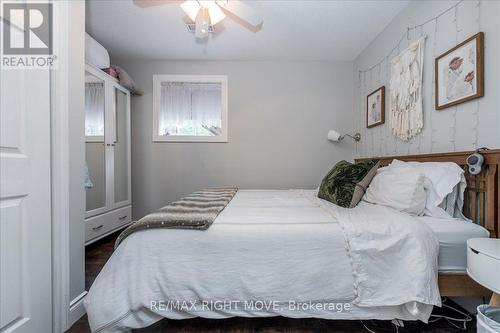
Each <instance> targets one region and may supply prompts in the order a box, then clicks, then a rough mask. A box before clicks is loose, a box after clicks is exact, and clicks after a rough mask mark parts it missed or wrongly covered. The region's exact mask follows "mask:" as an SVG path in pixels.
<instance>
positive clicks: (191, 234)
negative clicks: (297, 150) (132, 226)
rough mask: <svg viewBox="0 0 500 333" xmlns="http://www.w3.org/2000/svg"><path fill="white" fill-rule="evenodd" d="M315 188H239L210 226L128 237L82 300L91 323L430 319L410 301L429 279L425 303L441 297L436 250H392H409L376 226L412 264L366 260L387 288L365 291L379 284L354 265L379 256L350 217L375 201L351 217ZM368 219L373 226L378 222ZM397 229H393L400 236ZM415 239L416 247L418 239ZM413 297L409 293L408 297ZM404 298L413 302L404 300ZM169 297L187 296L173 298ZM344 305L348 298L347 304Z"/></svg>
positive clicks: (385, 211)
mask: <svg viewBox="0 0 500 333" xmlns="http://www.w3.org/2000/svg"><path fill="white" fill-rule="evenodd" d="M314 193H315V191H300V190H298V191H261V190H255V191H245V190H240V191H239V192H238V193H237V194H236V196H235V197H234V198H233V200H232V201H231V202H230V203H229V205H228V206H227V207H226V208H225V210H224V211H223V212H222V213H221V214H220V215H219V216H218V217H217V219H216V220H215V222H214V223H213V225H212V226H211V227H210V228H209V229H208V230H206V231H196V230H175V229H168V230H167V229H155V230H146V231H140V232H136V233H134V234H132V235H130V236H129V237H127V238H126V239H125V240H124V241H123V243H122V244H121V245H120V246H119V247H118V249H117V250H116V251H115V252H114V254H113V255H112V257H111V258H110V260H109V261H108V262H107V263H106V265H105V266H104V268H103V270H102V271H101V273H100V274H99V276H98V277H97V279H96V280H95V282H94V284H93V285H92V287H91V289H90V291H89V294H88V295H87V297H86V299H85V307H86V309H87V314H88V318H89V323H90V327H91V329H92V331H93V332H122V331H127V330H128V329H129V328H138V327H145V326H148V325H150V324H152V323H153V322H155V321H157V320H159V319H161V318H162V317H167V318H171V319H183V318H192V317H196V316H200V317H205V318H227V317H232V316H247V317H259V316H260V317H263V316H277V315H283V316H287V317H297V318H298V317H317V318H327V319H373V318H376V319H394V318H399V319H403V320H412V319H421V320H424V321H426V320H427V318H428V316H429V314H430V311H431V309H432V305H425V304H420V303H416V302H412V301H415V300H419V301H421V300H423V298H420V296H422V295H421V294H422V290H420V289H419V288H421V287H420V286H421V285H423V284H426V286H428V287H426V288H424V289H425V290H423V293H424V294H426V295H425V297H424V298H427V303H428V304H438V305H439V302H440V299H439V293H438V292H437V293H436V289H437V282H436V281H435V275H437V264H436V265H434V266H436V267H430V266H433V263H434V262H435V261H436V258H432V253H430V254H429V256H431V258H421V257H426V256H427V255H426V254H425V253H424V252H426V251H428V250H425V249H422V248H420V247H419V246H416V249H415V250H409V251H408V252H409V253H408V254H407V255H406V254H403V253H401V254H399V253H393V252H394V251H390V249H391V248H399V249H401V248H405V244H404V242H403V241H401V240H399V241H398V240H396V238H394V237H395V236H394V237H393V238H387V237H386V238H385V240H384V241H385V243H381V242H377V241H376V239H375V238H377V237H379V236H380V237H385V235H383V234H380V235H379V236H376V237H374V239H372V240H371V243H370V241H368V242H366V243H365V244H371V245H374V246H380V245H381V244H383V246H384V247H386V249H385V250H384V249H383V248H379V249H378V251H381V252H384V251H386V252H387V253H386V254H384V256H386V255H387V259H389V260H394V256H395V255H396V256H401V258H403V259H408V260H409V263H408V262H406V263H402V264H401V265H400V267H391V268H389V271H386V272H375V271H374V270H373V268H369V269H368V270H372V272H368V273H370V274H378V275H374V276H372V277H371V280H372V281H373V282H370V283H371V284H372V285H373V283H378V284H379V288H381V289H380V290H378V291H377V292H374V293H373V295H372V297H368V296H369V295H368V296H367V295H366V294H367V293H369V292H371V291H373V290H371V289H370V288H374V286H369V285H367V283H366V281H363V274H362V273H363V272H361V273H359V272H356V267H358V268H363V267H365V266H363V265H366V264H367V263H372V264H373V263H374V262H373V261H370V260H375V261H376V260H380V258H377V256H372V258H365V259H362V260H359V255H360V253H361V252H363V251H369V249H368V248H362V244H363V243H362V242H359V240H360V239H359V238H357V237H359V236H360V235H361V234H363V233H361V232H359V229H358V230H356V228H359V227H360V226H362V225H363V224H361V223H355V222H354V221H352V220H350V219H351V218H354V219H360V218H363V217H362V216H361V215H363V211H364V210H365V209H366V206H367V205H369V204H366V203H364V204H361V205H360V206H359V208H355V209H352V210H349V211H350V212H351V213H349V214H348V215H351V216H346V214H345V212H346V211H347V210H345V209H340V208H338V207H337V206H335V205H332V204H330V203H327V202H325V201H324V200H321V199H318V198H316V197H315V195H314ZM370 206H371V207H369V208H368V209H369V210H370V209H371V211H370V213H369V214H368V215H371V216H372V215H373V214H374V213H376V214H375V215H377V219H378V220H377V219H374V222H377V221H378V223H379V226H380V228H381V230H382V229H385V230H386V231H387V230H389V229H387V228H391V225H392V224H391V223H393V221H391V218H389V217H391V214H392V212H393V210H391V209H389V208H384V207H381V208H380V209H381V210H379V208H378V207H374V205H370ZM356 212H357V213H356ZM394 213H395V214H396V215H394V216H393V217H394V218H393V219H396V220H397V219H398V218H399V217H401V214H403V213H399V212H396V211H394ZM358 214H361V215H358ZM398 214H399V215H398ZM339 218H340V219H343V222H342V223H339V222H338V219H339ZM408 218H409V219H408V220H407V221H406V222H404V223H406V224H409V225H412V226H413V227H412V228H418V229H419V230H421V232H422V233H424V234H425V233H426V232H427V233H428V234H427V236H428V237H427V238H428V242H432V241H433V240H434V237H433V236H432V233H431V232H430V230H429V229H428V228H427V227H420V226H421V225H422V224H420V223H415V222H416V220H412V219H413V218H412V217H409V216H408ZM349 222H351V224H352V228H351V229H350V231H349V232H351V233H354V234H353V242H352V244H351V247H350V252H349V253H350V256H351V257H349V256H348V252H347V251H346V242H345V241H344V233H343V229H342V227H343V228H344V231H345V229H346V224H348V223H349ZM422 226H423V225H422ZM371 227H375V229H377V226H376V225H375V224H372V225H371ZM396 229H398V228H396ZM399 232H400V231H399V230H394V235H397V234H398V233H399ZM417 233H418V232H417ZM429 233H430V234H429ZM429 235H430V236H429ZM405 237H406V236H405ZM405 241H407V240H405ZM391 242H392V243H391ZM356 243H357V244H356ZM360 244H361V246H360ZM409 244H413V247H415V246H414V245H415V243H411V242H409ZM435 247H437V240H436V246H435ZM431 248H433V246H431ZM415 251H416V252H415ZM418 251H423V252H418ZM389 252H392V253H389ZM431 252H432V250H431ZM416 253H418V256H419V257H417V258H415V256H416ZM391 256H392V257H391ZM405 256H406V257H405ZM435 256H437V250H436V253H435ZM352 258H354V259H353V262H354V264H353V266H351V259H352ZM356 258H357V259H356ZM384 260H385V259H384ZM360 261H361V262H360ZM363 261H364V262H363ZM356 262H357V263H356ZM405 265H410V266H411V267H415V269H416V270H417V272H416V273H412V274H416V276H417V277H414V276H413V277H409V276H400V277H397V276H391V278H390V279H385V280H384V277H383V276H381V274H382V275H384V274H386V275H387V274H390V273H392V272H396V274H401V273H400V272H399V271H402V272H404V274H405V275H408V267H407V266H405ZM374 266H376V265H374ZM391 266H395V265H394V264H392V265H391ZM353 267H354V273H355V274H353V270H352V268H353ZM423 267H426V268H425V269H426V270H427V269H428V271H426V272H423V276H425V277H424V278H423V279H420V278H419V277H420V276H419V272H418V271H419V269H423ZM365 273H367V272H365ZM353 276H354V277H355V278H353ZM408 279H414V280H415V281H412V283H411V285H412V288H408V285H401V286H400V285H398V283H394V281H408ZM365 280H366V279H365ZM424 280H425V281H424ZM401 283H402V284H404V282H401ZM355 287H356V288H355ZM384 288H387V289H386V290H384ZM398 288H399V289H398ZM401 288H403V289H405V290H400V289H401ZM394 290H397V291H398V292H397V293H396V295H392V294H393V293H394ZM411 293H414V294H415V295H418V297H417V298H418V299H411V297H412V296H411V295H410V294H411ZM391 295H392V296H391ZM409 295H410V296H409ZM387 296H389V297H387ZM407 296H408V297H410V298H409V299H407ZM389 298H392V299H389ZM403 298H404V302H408V304H406V305H405V304H403V303H404V302H403V301H402V299H403ZM162 301H163V303H162ZM169 301H180V302H182V301H186V302H188V303H176V304H172V303H169ZM209 301H212V303H208V302H209ZM213 301H215V303H213ZM220 301H226V303H220ZM227 301H234V302H238V303H237V304H236V303H227ZM245 301H246V302H247V303H245ZM249 301H267V302H269V303H267V308H263V309H262V308H259V306H256V305H257V303H254V306H251V305H252V304H249V303H248V302H249ZM290 301H294V302H305V303H304V304H303V305H302V306H301V307H300V308H297V307H295V308H294V307H293V304H296V303H290ZM353 301H354V303H356V304H353ZM152 302H153V303H152ZM191 302H196V304H193V303H191ZM217 302H219V303H217ZM270 302H272V304H271V303H270ZM309 302H311V303H309ZM370 302H372V304H371V305H370V304H369V303H370ZM380 302H382V303H383V302H385V303H384V304H385V305H384V304H382V305H381V304H378V303H380ZM224 304H225V305H224ZM345 304H348V306H349V308H348V309H347V308H346V305H345ZM409 305H411V306H409ZM318 306H322V307H323V308H318ZM332 306H333V307H335V309H332V308H331V307H332ZM221 307H222V308H221ZM340 307H341V309H340ZM339 309H340V310H339Z"/></svg>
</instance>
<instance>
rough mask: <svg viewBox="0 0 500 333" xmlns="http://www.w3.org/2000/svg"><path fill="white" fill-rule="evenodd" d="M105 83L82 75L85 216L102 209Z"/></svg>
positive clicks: (104, 165) (104, 194)
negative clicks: (83, 79)
mask: <svg viewBox="0 0 500 333" xmlns="http://www.w3.org/2000/svg"><path fill="white" fill-rule="evenodd" d="M104 86H105V82H104V81H103V80H102V79H100V78H98V77H96V76H94V75H92V74H91V73H89V72H85V160H86V168H85V170H86V172H85V181H84V186H85V192H86V211H87V215H89V214H92V213H91V212H95V213H99V211H101V210H102V209H105V208H106V158H105V141H104V136H105V127H106V126H105V88H104Z"/></svg>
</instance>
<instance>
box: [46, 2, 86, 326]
mask: <svg viewBox="0 0 500 333" xmlns="http://www.w3.org/2000/svg"><path fill="white" fill-rule="evenodd" d="M50 1H51V2H52V3H53V13H54V14H53V26H54V27H57V28H56V29H58V30H57V33H56V34H55V36H54V39H55V43H54V44H55V45H56V47H55V50H56V51H55V52H56V53H55V54H56V55H57V67H56V68H55V69H54V70H52V71H51V150H52V154H51V173H52V288H53V297H52V307H53V318H52V322H53V332H54V333H58V332H64V331H66V330H67V329H69V327H71V325H72V324H73V323H74V322H75V321H76V320H78V319H79V318H80V317H81V316H82V315H84V314H85V309H84V307H83V299H84V297H85V293H86V292H85V291H84V286H83V290H82V293H81V294H80V295H79V296H78V297H76V298H74V299H73V300H71V299H70V298H71V295H70V269H71V268H70V260H71V259H70V251H71V247H70V230H71V227H70V220H71V217H72V215H74V214H75V213H76V214H77V215H78V216H79V215H80V214H79V212H72V211H71V207H72V202H71V200H72V197H71V177H70V165H71V163H72V161H71V154H70V152H71V145H72V142H71V135H70V134H71V130H70V119H71V112H72V111H73V112H74V111H75V110H78V109H80V108H81V110H83V107H84V106H83V104H82V105H79V102H77V101H74V100H73V99H72V98H71V95H70V94H71V88H70V87H71V75H72V73H73V72H74V71H75V70H78V69H79V68H82V71H83V68H84V62H85V60H84V57H83V54H81V55H80V54H75V53H76V52H74V51H73V50H72V46H73V45H70V44H72V43H81V45H83V43H84V39H85V35H84V34H83V33H81V30H82V29H83V30H84V22H85V2H84V1H83V0H76V1H55V0H50ZM82 22H83V24H81V23H82ZM75 24H81V25H82V26H81V27H80V26H76V27H75V26H74V25H75ZM82 73H83V72H82ZM82 86H83V82H82ZM83 128H84V127H83V124H82V136H83V135H84V132H83ZM81 167H82V189H83V165H82V166H81ZM72 223H75V221H72ZM81 223H82V235H81V238H82V242H81V247H82V248H83V247H84V234H83V223H84V211H82V212H81ZM84 269H85V268H84V267H82V272H81V273H83V274H84V272H85V270H84ZM75 273H77V272H75Z"/></svg>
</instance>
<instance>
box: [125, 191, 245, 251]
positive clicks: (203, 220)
mask: <svg viewBox="0 0 500 333" xmlns="http://www.w3.org/2000/svg"><path fill="white" fill-rule="evenodd" d="M236 192H238V188H236V187H229V188H213V189H207V190H203V191H198V192H194V193H193V194H190V195H188V196H186V197H184V198H182V199H180V200H179V201H174V202H172V203H170V204H168V205H166V206H165V207H162V208H160V209H158V210H157V211H156V212H154V213H151V214H149V215H146V216H144V217H143V218H142V219H140V220H139V221H137V222H135V223H133V224H132V225H130V226H129V227H128V228H127V229H125V230H123V232H122V233H121V234H120V235H119V236H118V238H117V239H116V242H115V249H116V248H117V247H118V245H120V243H121V242H122V241H123V240H124V239H125V238H126V237H127V236H129V235H131V234H132V233H134V232H136V231H138V230H145V229H151V228H168V229H196V230H206V229H208V228H209V227H210V226H211V225H212V223H213V222H214V221H215V218H216V217H217V216H218V215H219V213H220V212H221V211H222V210H223V209H224V208H225V207H226V206H227V204H228V203H229V201H231V199H232V198H233V197H234V195H235V194H236Z"/></svg>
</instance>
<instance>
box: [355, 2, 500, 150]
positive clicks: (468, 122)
mask: <svg viewBox="0 0 500 333" xmlns="http://www.w3.org/2000/svg"><path fill="white" fill-rule="evenodd" d="M455 3H457V1H414V2H412V3H411V4H410V5H409V6H408V7H407V8H405V9H404V10H403V11H402V12H401V13H400V14H399V15H398V16H397V17H396V18H395V19H394V20H393V21H392V22H391V23H390V24H389V25H388V26H387V28H386V29H385V30H384V31H383V32H382V33H381V34H380V35H379V36H378V37H377V38H376V39H375V40H374V41H373V42H372V43H371V44H370V45H369V47H367V48H366V49H365V50H364V51H363V52H362V53H361V54H360V55H359V56H358V58H357V59H356V60H355V62H354V90H355V93H354V96H355V98H354V107H355V110H356V111H355V118H354V122H355V127H356V128H358V129H359V131H360V132H361V134H362V135H363V137H364V138H365V140H362V141H361V143H359V144H358V145H357V148H356V155H357V156H365V157H366V156H381V155H404V154H411V153H414V154H418V153H428V152H447V151H462V150H471V149H475V148H477V147H483V146H487V147H490V148H500V130H499V129H500V112H499V105H500V94H499V93H498V92H499V90H498V87H499V86H500V62H499V61H498V60H497V59H498V57H499V56H500V43H499V40H500V20H499V17H500V2H499V1H481V2H480V3H479V2H478V1H464V2H462V3H461V4H460V5H459V6H458V7H457V10H456V11H455V10H451V11H449V12H448V13H446V14H445V15H443V16H442V17H441V18H439V20H438V21H437V25H436V21H434V20H432V21H431V22H429V23H427V24H425V25H424V26H423V27H422V29H420V28H418V29H416V30H413V31H411V32H410V34H409V37H410V41H408V40H407V38H406V37H404V38H403V40H402V42H401V43H400V44H399V50H401V51H402V50H403V49H405V48H406V47H407V46H408V43H409V42H411V41H412V40H416V39H418V38H419V36H420V35H421V34H422V35H426V36H427V40H426V44H425V59H424V89H423V103H424V128H423V132H422V134H421V135H419V136H417V138H416V139H414V140H413V141H411V142H410V143H404V142H402V141H400V140H398V139H395V138H394V137H393V136H392V135H391V133H390V129H389V124H388V116H389V113H388V112H389V107H388V104H389V100H388V98H389V97H388V96H387V94H386V123H385V124H384V125H381V126H377V127H374V128H371V129H367V128H366V123H365V122H366V120H365V119H366V118H365V117H366V113H365V112H366V111H365V110H366V96H367V95H368V94H369V93H371V92H372V91H374V90H375V89H377V88H378V87H380V86H382V85H385V86H386V87H387V88H388V87H389V83H388V82H389V68H388V62H387V61H384V62H383V63H382V64H381V65H380V66H377V67H375V68H373V69H372V70H371V71H369V72H366V73H363V74H360V73H359V72H358V71H359V70H364V69H367V68H370V67H372V66H373V65H374V64H376V63H378V62H379V61H380V60H381V59H384V57H385V56H386V55H388V54H389V52H391V49H393V47H394V46H395V45H397V43H398V41H399V40H400V38H401V36H402V34H404V32H405V31H406V30H407V27H411V26H415V25H418V24H421V23H423V22H425V21H427V20H428V19H431V18H433V17H435V16H437V15H438V14H439V13H441V12H443V11H445V10H446V9H447V8H449V7H451V6H453V5H454V4H455ZM479 31H483V32H484V33H485V96H484V97H483V98H480V99H476V100H474V101H471V102H467V103H464V104H460V105H458V106H457V107H451V108H447V109H444V110H442V111H436V110H435V109H434V92H433V91H434V81H433V76H434V75H433V71H434V58H435V57H437V56H439V55H440V54H442V53H444V52H446V51H447V50H448V49H450V48H452V47H453V46H455V45H457V44H458V43H460V42H461V41H463V40H465V39H466V38H468V37H470V36H472V35H474V34H476V33H477V32H479ZM398 52H399V51H398V48H396V50H395V51H394V52H392V54H391V55H390V57H389V58H388V59H392V57H394V56H396V55H397V54H398Z"/></svg>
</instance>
